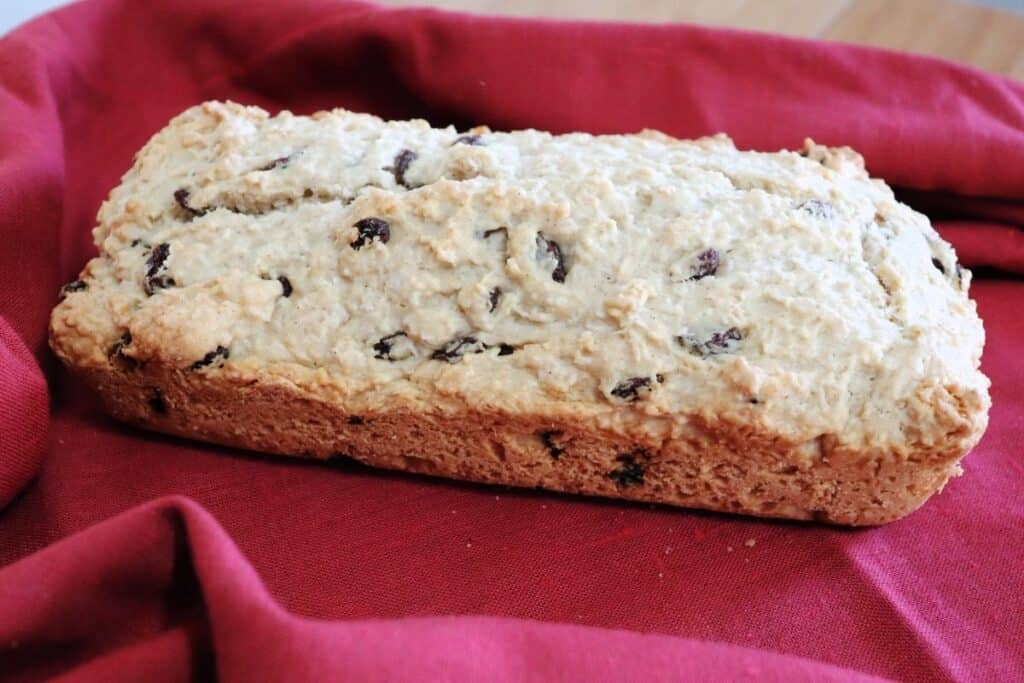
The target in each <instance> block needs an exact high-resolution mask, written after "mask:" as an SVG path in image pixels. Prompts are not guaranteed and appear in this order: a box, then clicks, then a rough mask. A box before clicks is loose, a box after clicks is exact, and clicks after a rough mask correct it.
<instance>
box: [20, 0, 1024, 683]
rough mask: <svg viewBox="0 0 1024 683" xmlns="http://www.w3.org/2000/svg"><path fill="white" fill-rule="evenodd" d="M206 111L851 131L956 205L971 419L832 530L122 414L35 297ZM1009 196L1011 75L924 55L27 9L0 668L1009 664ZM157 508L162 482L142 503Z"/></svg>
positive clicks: (132, 672) (1012, 329) (1019, 531)
mask: <svg viewBox="0 0 1024 683" xmlns="http://www.w3.org/2000/svg"><path fill="white" fill-rule="evenodd" d="M207 98H232V99H235V100H238V101H243V102H252V103H257V104H261V105H263V106H265V107H267V108H269V109H274V110H276V109H279V108H281V107H288V108H291V109H293V110H295V111H299V112H310V111H313V110H316V109H319V108H324V107H333V106H346V107H349V108H352V109H357V110H366V111H373V112H375V113H378V114H381V115H383V116H387V117H403V118H404V117H409V116H423V117H426V118H428V119H430V120H431V121H433V122H434V123H437V124H444V123H449V122H454V123H456V124H459V125H466V124H469V123H478V122H482V123H487V124H489V125H491V126H492V127H494V128H500V129H507V128H519V127H524V126H535V127H539V128H544V129H548V130H553V131H566V130H577V129H579V130H590V131H595V132H603V131H631V130H636V129H639V128H642V127H645V126H646V127H652V128H659V129H662V130H665V131H667V132H669V133H673V134H676V135H682V136H693V135H700V134H704V133H710V132H714V131H717V130H725V131H728V132H729V133H731V134H732V135H733V136H734V138H735V139H736V140H737V142H738V144H739V145H741V146H745V147H756V148H778V147H780V146H795V145H798V144H799V143H800V141H801V139H802V137H803V136H804V135H810V136H812V137H814V138H815V139H817V140H819V141H821V142H825V143H830V144H850V145H852V146H854V147H855V148H857V149H859V150H860V151H862V152H863V153H864V154H865V156H866V157H867V161H868V164H869V167H870V169H871V170H872V171H873V172H874V173H875V174H876V175H880V176H882V177H884V178H886V179H887V180H889V181H890V182H893V183H895V184H897V185H899V186H901V187H903V188H905V189H907V190H909V191H911V193H909V194H908V195H907V196H908V197H910V198H911V200H912V201H915V202H917V201H920V205H921V206H927V207H929V210H932V209H934V210H935V213H934V215H936V216H937V217H943V218H944V217H955V218H956V219H957V221H958V222H957V223H955V224H952V223H949V224H946V223H940V225H939V227H940V229H942V230H944V231H945V234H946V235H947V236H949V237H950V238H951V239H953V240H954V241H955V242H956V244H957V246H958V248H959V250H960V253H961V255H962V257H963V259H964V261H965V263H967V265H979V264H980V265H987V266H994V267H998V268H1001V269H1002V271H999V272H996V271H987V272H986V273H985V274H984V276H982V277H979V279H978V280H977V281H976V283H975V285H974V288H973V290H972V293H973V295H974V297H975V298H976V299H977V301H978V305H979V309H980V312H981V315H982V316H983V318H984V319H985V323H986V329H987V331H988V338H989V341H988V346H987V349H986V352H985V358H984V369H985V371H986V372H987V373H988V374H989V376H990V377H992V380H993V387H992V394H993V399H994V407H993V410H992V420H991V426H990V428H989V431H988V434H987V435H986V437H985V438H984V439H983V441H982V443H981V444H980V445H979V446H978V448H977V449H976V450H975V452H974V453H973V454H972V455H971V456H970V457H968V458H967V460H966V461H965V463H964V466H965V469H966V475H965V476H964V477H962V478H960V479H958V480H956V481H953V482H951V483H950V484H949V485H948V486H947V487H946V490H945V491H944V492H943V493H942V494H941V495H939V496H937V497H936V498H935V499H934V500H933V501H931V502H930V503H928V505H927V506H926V507H925V509H924V510H922V511H921V512H919V513H916V514H914V515H912V516H910V517H909V518H907V519H905V520H903V521H901V522H897V523H895V524H892V525H889V526H886V527H882V528H878V529H868V530H859V531H850V530H842V529H831V528H826V527H822V526H819V525H810V524H808V525H805V524H792V523H782V522H772V521H758V520H753V519H743V518H738V517H730V516H725V515H714V514H705V513H697V512H688V511H680V510H673V509H667V508H655V507H649V506H644V505H632V504H623V503H615V502H609V501H600V500H587V499H580V498H572V497H567V496H559V495H554V494H546V493H539V492H528V491H512V490H505V489H501V488H493V487H492V488H488V487H482V486H472V485H465V484H458V483H453V482H445V481H438V480H433V479H427V478H420V477H414V476H406V475H400V474H391V473H385V472H378V471H371V470H368V469H365V468H362V467H358V466H356V465H353V464H349V463H338V464H332V465H324V464H317V463H308V462H302V461H291V460H283V459H274V458H264V457H261V456H256V455H251V454H245V453H240V452H232V451H230V450H228V449H224V448H217V447H212V446H203V445H199V444H192V443H187V442H185V441H181V440H176V439H170V438H164V437H159V436H154V435H151V434H145V433H142V432H139V431H136V430H134V429H131V428H128V427H125V426H122V425H118V424H115V423H113V422H112V421H110V420H108V419H107V418H105V417H104V416H103V415H102V413H101V412H100V410H99V409H98V407H97V405H96V401H95V399H94V398H93V397H92V396H91V395H90V394H89V393H88V392H87V391H86V390H84V389H83V388H82V387H81V386H80V385H78V384H76V383H75V382H74V381H73V380H71V379H70V378H69V377H68V375H67V374H66V373H65V372H64V371H63V370H62V369H60V368H58V367H57V365H56V363H55V361H54V360H53V359H52V357H51V356H50V355H49V353H48V352H47V351H46V348H45V337H46V322H47V316H48V314H49V311H50V309H51V307H52V306H53V304H54V303H55V293H56V289H57V287H58V285H59V284H60V283H61V282H63V281H67V280H70V279H72V278H73V277H74V276H75V274H76V273H77V271H78V269H79V268H80V267H81V266H82V264H83V263H84V262H85V260H86V258H87V257H88V256H89V255H91V254H92V253H94V248H93V247H92V246H91V237H90V232H89V231H90V228H91V227H92V225H93V216H94V215H95V212H96V209H97V207H98V205H99V202H100V201H101V200H102V198H103V196H104V195H105V194H106V193H107V192H108V191H109V189H110V188H111V187H112V186H114V185H115V184H116V183H117V181H118V177H119V175H120V174H121V173H122V172H123V171H124V170H125V169H127V168H128V167H129V165H130V163H131V158H132V154H133V153H134V152H135V151H136V150H137V149H138V148H139V147H140V146H141V145H142V144H143V143H144V142H145V141H146V139H147V138H148V137H149V136H150V135H151V134H152V133H153V132H154V131H155V130H157V129H158V128H160V127H161V126H162V125H164V123H166V121H167V120H168V119H169V118H170V117H171V116H172V115H174V114H176V113H177V112H179V111H180V110H182V109H184V108H185V107H187V106H189V105H191V104H194V103H196V102H199V101H201V100H203V99H207ZM1022 215H1024V86H1022V85H1021V84H1018V83H1013V82H1011V81H1008V80H1004V79H1000V78H997V77H994V76H991V75H986V74H983V73H980V72H977V71H974V70H971V69H967V68H962V67H958V66H955V65H952V64H948V63H945V62H939V61H935V60H928V59H922V58H916V57H909V56H905V55H899V54H893V53H888V52H881V51H875V50H868V49H861V48H854V47H847V46H838V45H826V44H817V43H808V42H802V41H795V40H789V39H784V38H778V37H773V36H765V35H754V34H747V33H739V32H729V31H721V30H710V29H702V28H694V27H687V26H666V27H659V26H624V25H607V24H588V23H557V22H524V21H519V20H499V19H484V18H477V17H469V16H462V15H452V14H442V13H438V12H433V11H425V10H381V9H378V8H375V7H371V6H368V5H362V4H352V3H346V2H340V1H339V0H291V1H289V2H272V1H271V0H207V1H206V2H203V3H199V2H195V3H186V2H182V1H175V0H153V1H148V2H145V3H143V2H134V1H132V0H91V1H89V2H85V3H83V4H79V5H75V6H72V7H69V8H67V9H64V10H61V11H59V12H57V13H55V14H51V15H48V16H46V17H44V18H41V19H39V20H37V21H35V22H32V23H31V24H28V25H26V26H25V27H23V28H21V29H20V30H18V31H16V32H14V33H13V34H11V35H9V36H7V37H5V38H4V39H2V40H0V240H2V242H0V243H2V245H3V246H2V247H0V278H2V283H0V284H2V286H0V505H2V504H4V503H7V506H6V508H5V509H4V510H3V511H2V512H0V565H6V566H5V568H3V569H0V675H2V674H8V675H10V676H11V677H12V678H37V677H40V676H44V675H49V674H55V673H58V672H72V673H74V674H77V675H78V677H79V678H80V679H92V680H110V679H111V678H118V677H120V678H126V679H138V678H143V679H147V680H158V679H168V680H170V679H185V678H190V677H202V676H203V675H204V674H207V673H210V672H212V671H213V670H214V669H215V670H216V672H217V673H218V674H220V675H222V676H223V677H224V678H227V679H247V678H251V677H260V678H263V677H265V678H275V679H286V678H296V679H298V678H328V677H353V678H364V677H365V678H389V677H390V678H443V677H450V678H472V677H477V678H480V677H485V676H486V677H496V678H501V677H504V678H508V679H512V678H520V677H523V678H626V679H638V680H648V679H649V680H659V679H678V678H685V677H695V678H707V679H731V678H740V677H743V676H750V677H753V676H756V675H758V674H760V675H764V676H768V677H772V676H774V677H775V678H778V679H783V680H802V679H810V678H829V677H831V678H845V677H853V676H854V675H855V674H854V673H852V671H859V672H865V673H867V674H872V675H878V676H886V677H895V678H900V679H907V680H914V679H918V680H923V679H952V678H956V679H962V680H972V679H973V680H1011V679H1019V678H1020V677H1021V676H1024V644H1022V639H1021V637H1020V634H1021V632H1022V631H1024V616H1022V615H1024V571H1022V568H1024V502H1022V495H1021V491H1022V490H1024V463H1022V461H1021V457H1020V444H1021V443H1022V442H1024V413H1022V408H1024V363H1021V362H1020V358H1021V357H1022V352H1024V316H1022V315H1021V313H1022V309H1021V300H1022V298H1021V297H1022V295H1024V283H1022V282H1021V280H1020V277H1019V275H1020V274H1021V273H1022V272H1024V258H1022V256H1024V249H1022V245H1021V221H1020V220H1019V219H1020V217H1021V216H1022ZM1000 221H1001V222H1000ZM1000 273H1001V274H1000ZM44 376H45V377H46V380H47V381H45V382H44V381H43V378H44ZM47 386H48V387H49V392H50V394H51V403H50V407H49V411H47V409H46V406H47ZM33 473H37V477H36V479H35V481H34V482H33V483H31V484H28V485H27V486H26V481H27V480H28V478H29V477H31V476H32V474H33ZM168 494H180V495H183V496H187V498H184V497H175V498H162V500H159V501H157V502H151V501H153V500H154V499H157V498H161V497H164V496H166V495H168ZM204 510H205V511H204ZM126 511H127V512H126ZM207 511H208V512H207ZM122 513H123V514H122ZM110 517H114V519H112V520H108V518H110ZM214 518H216V520H217V521H214ZM102 520H108V521H102ZM97 523H99V524H98V525H97ZM93 525H96V526H93ZM61 539H63V540H61ZM748 539H753V540H754V543H751V544H748V543H747V541H748ZM47 546H49V547H47ZM257 576H259V577H260V578H259V579H258V578H257ZM261 580H262V581H263V582H265V586H266V588H264V586H263V584H261ZM467 615H476V616H467ZM405 617H415V618H405ZM510 617H511V618H515V619H509V618H510ZM325 620H332V621H325ZM524 620H526V621H524ZM538 622H547V623H538ZM594 627H604V629H615V630H602V629H598V628H594ZM637 632H640V633H653V634H659V635H639V634H638V633H637ZM712 643H721V644H718V645H716V644H712ZM828 665H834V666H838V667H843V668H844V669H845V671H844V670H840V669H834V668H828Z"/></svg>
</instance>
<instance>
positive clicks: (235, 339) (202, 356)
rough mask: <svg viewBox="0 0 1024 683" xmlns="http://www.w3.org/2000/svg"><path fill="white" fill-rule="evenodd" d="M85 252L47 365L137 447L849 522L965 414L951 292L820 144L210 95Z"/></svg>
mask: <svg viewBox="0 0 1024 683" xmlns="http://www.w3.org/2000/svg"><path fill="white" fill-rule="evenodd" d="M94 235H95V242H96V245H97V247H98V248H99V256H98V257H97V258H94V259H93V260H92V261H90V262H89V263H88V265H86V267H85V269H84V270H83V272H82V274H81V276H80V279H78V280H76V281H75V282H72V283H71V284H69V285H66V286H65V287H64V289H63V291H62V301H61V302H60V303H59V305H58V306H57V307H56V309H55V310H54V312H53V315H52V320H51V330H50V341H51V346H52V348H53V350H54V351H55V352H56V354H57V355H58V356H59V357H60V359H61V360H62V361H63V362H64V363H65V364H66V365H67V366H68V367H69V368H71V369H72V370H73V371H74V372H75V373H76V374H77V375H78V376H80V377H81V378H83V379H84V380H85V382H86V383H87V384H88V385H90V386H91V387H92V388H94V389H95V390H96V391H97V392H98V394H99V396H100V397H101V399H102V401H103V403H104V405H105V407H106V409H107V410H108V411H109V412H110V414H112V415H113V416H114V417H116V418H118V419H121V420H125V421H128V422H131V423H134V424H138V425H142V426H144V427H146V428H149V429H153V430H156V431H160V432H166V433H170V434H177V435H181V436H186V437H191V438H195V439H200V440H203V441H211V442H215V443H220V444H227V445H230V446H238V447H242V448H249V449H255V450H258V451H266V452H270V453H279V454H283V455H293V456H308V457H313V458H321V459H328V458H333V457H339V456H348V457H351V458H354V459H356V460H359V461H361V462H364V463H366V464H369V465H373V466H377V467H386V468H393V469H399V470H408V471H412V472H419V473H425V474H433V475H439V476H444V477H453V478H457V479H465V480H472V481H479V482H493V483H500V484H508V485H514V486H528V487H541V488H545V489H551V490H556V491H568V492H575V493H587V494H595V495H599V496H609V497H615V498H630V499H635V500H643V501H653V502H659V503H669V504H673V505H681V506H687V507H697V508H706V509H710V510H721V511H728V512H739V513H746V514H751V515H760V516H770V517H786V518H793V519H815V520H823V521H828V522H833V523H838V524H854V525H865V524H880V523H884V522H888V521H891V520H894V519H897V518H899V517H901V516H903V515H905V514H907V513H909V512H911V511H912V510H914V509H915V508H917V507H918V506H919V505H921V504H922V503H923V502H924V501H925V500H926V499H927V498H928V497H929V496H930V495H931V494H932V493H934V492H936V491H938V490H939V489H941V488H942V486H943V485H944V484H945V482H946V481H947V479H949V477H950V476H952V475H956V474H958V473H959V472H960V468H959V465H958V463H959V461H960V459H961V458H962V457H963V456H964V454H966V453H967V452H968V451H969V450H970V449H971V448H972V447H973V446H974V445H975V443H976V442H977V441H978V439H979V438H980V437H981V434H982V433H983V431H984V429H985V426H986V423H987V413H988V408H989V397H988V380H987V378H986V377H985V376H984V375H983V374H982V373H981V372H980V371H979V361H980V356H981V351H982V345H983V342H984V331H983V329H982V324H981V321H980V320H979V318H978V316H977V314H976V312H975V306H974V303H973V302H972V301H971V300H970V299H969V298H968V297H967V290H968V286H969V283H970V273H969V272H968V271H967V270H965V269H963V268H961V267H960V266H959V265H958V263H957V259H956V256H955V254H954V253H953V251H952V249H951V248H950V246H949V245H948V244H947V243H945V242H944V241H942V239H940V238H939V236H938V234H937V233H936V232H935V231H934V230H933V228H932V227H931V225H930V224H929V222H928V220H927V219H926V218H925V217H924V216H922V215H921V214H919V213H916V212H914V211H913V210H911V209H910V208H908V207H907V206H904V205H902V204H900V203H899V202H897V201H896V200H895V199H894V197H893V193H892V191H891V190H890V189H889V188H888V187H887V186H886V185H885V184H884V183H883V182H881V181H880V180H873V179H870V178H869V177H868V175H867V174H866V173H865V170H864V164H863V161H862V159H861V157H860V156H858V155H857V154H856V153H855V152H853V151H851V150H850V149H848V148H842V149H835V148H826V147H822V146H819V145H815V144H813V143H812V142H810V141H808V142H807V143H806V145H805V147H804V149H803V150H802V151H798V152H796V151H793V152H790V151H782V152H778V153H771V154H768V153H757V152H746V151H738V150H737V149H736V148H735V147H734V146H733V144H732V142H731V141H730V140H729V138H727V137H725V136H724V135H717V136H714V137H709V138H703V139H700V140H695V141H684V140H676V139H673V138H670V137H668V136H666V135H663V134H661V133H657V132H652V131H645V132H642V133H639V134H636V135H607V136H591V135H587V134H582V133H577V134H570V135H550V134H548V133H544V132H539V131H535V130H525V131H518V132H512V133H496V132H491V131H490V130H487V129H485V128H478V129H474V130H471V131H469V132H465V133H459V132H457V131H456V130H454V129H453V128H451V127H449V128H440V129H437V128H431V127H430V126H429V125H428V124H427V123H426V122H424V121H383V120H381V119H379V118H376V117H374V116H370V115H366V114H358V113H353V112H348V111H343V110H335V111H331V112H321V113H318V114H315V115H313V116H310V117H306V116H294V115H292V114H290V113H287V112H284V113H281V114H279V115H277V116H273V117H271V116H268V114H267V113H266V112H264V111H263V110H261V109H259V108H256V107H242V106H239V105H236V104H231V103H217V102H210V103H206V104H203V105H201V106H197V107H194V108H192V109H190V110H188V111H186V112H184V113H183V114H181V115H180V116H178V117H176V118H175V119H174V120H173V121H171V123H170V124H169V125H168V126H167V127H166V128H165V129H163V130H162V131H160V132H159V133H157V134H156V135H155V136H154V137H153V139H152V140H150V142H149V143H148V144H147V145H146V146H145V147H144V148H143V149H142V151H141V152H140V153H139V154H138V155H137V157H136V159H135V163H134V166H133V167H132V169H131V170H130V171H129V172H128V173H127V174H126V175H125V176H124V179H123V182H122V183H121V185H120V186H119V187H117V188H116V189H114V190H113V192H112V193H111V195H110V198H109V199H108V200H107V201H106V202H105V203H104V204H103V206H102V208H101V209H100V212H99V217H98V227H97V228H96V229H95V232H94ZM386 485H387V484H386V483H384V482H382V483H381V486H386Z"/></svg>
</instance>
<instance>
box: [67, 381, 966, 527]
mask: <svg viewBox="0 0 1024 683" xmlns="http://www.w3.org/2000/svg"><path fill="white" fill-rule="evenodd" d="M73 369H74V370H75V372H76V374H78V375H79V376H80V377H81V378H82V379H83V380H84V381H85V382H86V384H88V385H89V386H90V387H91V388H92V389H94V390H95V391H96V392H97V393H98V394H99V395H100V396H101V398H102V400H103V403H104V407H105V409H106V410H107V412H108V413H110V414H111V415H112V416H113V417H115V418H116V419H118V420H122V421H124V422H128V423H131V424H135V425H138V426H142V427H145V428H147V429H151V430H154V431H158V432H163V433H166V434H172V435H176V436H182V437H186V438H191V439H198V440H201V441H207V442H213V443H217V444H222V445H225V446H231V447H237V448H244V449H251V450H255V451H260V452H266V453H274V454H279V455H289V456H299V457H307V458H315V459H320V460H329V459H331V458H336V457H350V458H352V459H354V460H357V461H359V462H362V463H364V464H366V465H369V466H372V467H379V468H386V469H392V470H403V471H408V472H416V473H419V474H428V475H434V476H440V477H447V478H454V479H461V480H466V481H474V482H482V483H491V484H504V485H510V486H519V487H530V488H542V489H547V490H551V491H562V492H567V493H579V494H587V495H594V496H603V497H609V498H624V499H631V500H636V501H646V502H653V503H664V504H669V505H676V506H682V507H687V508H701V509H705V510H714V511H720V512H729V513H740V514H747V515H754V516H758V517H774V518H785V519H796V520H815V521H823V522H828V523H832V524H840V525H852V526H869V525H878V524H885V523H888V522H891V521H894V520H896V519H899V518H901V517H903V516H905V515H907V514H909V513H910V512H913V511H914V510H916V509H917V508H918V507H920V506H921V505H922V504H923V503H924V502H925V501H926V500H927V499H928V498H929V497H930V496H931V495H932V494H934V493H935V492H937V491H939V490H941V488H942V487H943V485H944V484H945V483H946V481H947V480H948V479H949V478H950V477H951V476H955V475H957V474H959V472H960V468H959V465H958V462H959V460H960V458H961V457H962V456H963V453H961V452H958V451H954V452H922V453H916V454H914V455H913V456H911V457H904V456H897V455H894V454H891V453H867V452H852V451H849V450H845V449H843V448H841V447H839V446H838V445H837V444H836V443H832V442H831V441H830V440H828V439H822V440H820V441H819V443H818V444H817V452H816V453H807V452H806V451H807V448H806V444H805V445H804V446H798V445H794V444H792V443H787V442H786V441H784V440H782V439H779V438H777V437H775V436H773V435H771V434H765V433H763V432H761V431H759V430H758V428H756V427H752V426H750V425H745V424H732V423H729V422H726V421H707V420H705V419H702V418H699V417H696V416H694V417H692V418H691V420H692V421H693V423H694V424H695V426H696V428H695V430H694V434H695V435H696V436H694V437H692V438H687V439H675V440H669V441H667V442H665V443H661V444H656V443H649V442H644V441H643V440H636V439H630V438H628V437H625V436H623V435H619V434H612V433H609V432H607V431H604V430H602V429H600V428H598V427H596V426H594V425H588V424H586V422H585V421H574V422H567V421H556V420H552V419H551V418H548V417H545V416H543V415H513V414H506V413H500V412H480V411H472V410H466V411H464V412H460V413H458V414H454V415H452V414H441V413H438V414H429V413H425V412H422V411H415V410H409V409H405V408H402V407H398V406H396V409H395V410H394V411H393V412H387V413H376V414H363V415H353V414H349V413H347V412H346V411H345V410H343V409H342V408H341V407H340V406H339V405H337V404H335V403H332V402H331V401H329V400H324V399H322V398H319V397H317V396H316V395H314V394H312V393H310V392H308V391H304V390H303V389H302V388H301V387H299V386H297V385H294V384H292V383H290V382H288V381H284V380H280V379H279V378H259V377H252V376H251V375H250V376H246V374H244V373H226V372H223V371H220V370H217V369H213V370H209V371H202V372H195V371H188V370H179V369H173V368H167V367H160V366H157V365H155V364H147V365H146V366H144V367H142V368H124V367H118V365H117V364H115V363H114V362H111V363H110V364H109V366H108V367H106V368H103V367H82V366H79V367H77V368H73Z"/></svg>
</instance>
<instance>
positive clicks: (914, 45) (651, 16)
mask: <svg viewBox="0 0 1024 683" xmlns="http://www.w3.org/2000/svg"><path fill="white" fill-rule="evenodd" d="M384 1H385V2H389V3H390V4H395V5H433V6H436V7H443V8H447V9H457V10H465V11H471V12H480V13H484V14H510V15H515V16H538V17H574V18H588V19H607V20H621V21H647V22H692V23H697V24H707V25H710V26H732V27H736V28H745V29H754V30H760V31H772V32H774V33H785V34H789V35H794V36H804V37H808V38H823V39H826V40H839V41H844V42H850V43H861V44H866V45H877V46H880V47H888V48H894V49H899V50H907V51H910V52H918V53H921V54H928V55H935V56H939V57H945V58H947V59H952V60H954V61H958V62H963V63H965V64H972V65H974V66H977V67H980V68H982V69H986V70H988V71H993V72H996V73H1001V74H1006V75H1008V76H1012V77H1014V78H1016V79H1018V80H1024V16H1022V15H1019V14H1014V13H1012V12H1008V11H1002V10H995V9H989V8H985V7H977V6H974V5H966V4H963V3H961V2H958V1H957V0H690V1H688V2H683V1H682V0H590V1H588V0H384Z"/></svg>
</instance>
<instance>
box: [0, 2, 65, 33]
mask: <svg viewBox="0 0 1024 683" xmlns="http://www.w3.org/2000/svg"><path fill="white" fill-rule="evenodd" d="M68 4H70V0H0V33H7V32H8V31H10V30H11V29H12V28H14V27H15V26H17V25H18V24H23V23H25V22H26V21H28V20H29V19H31V18H32V17H35V16H38V15H40V14H42V13H43V12H48V11H49V10H51V9H53V8H54V7H60V6H61V5H68Z"/></svg>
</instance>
